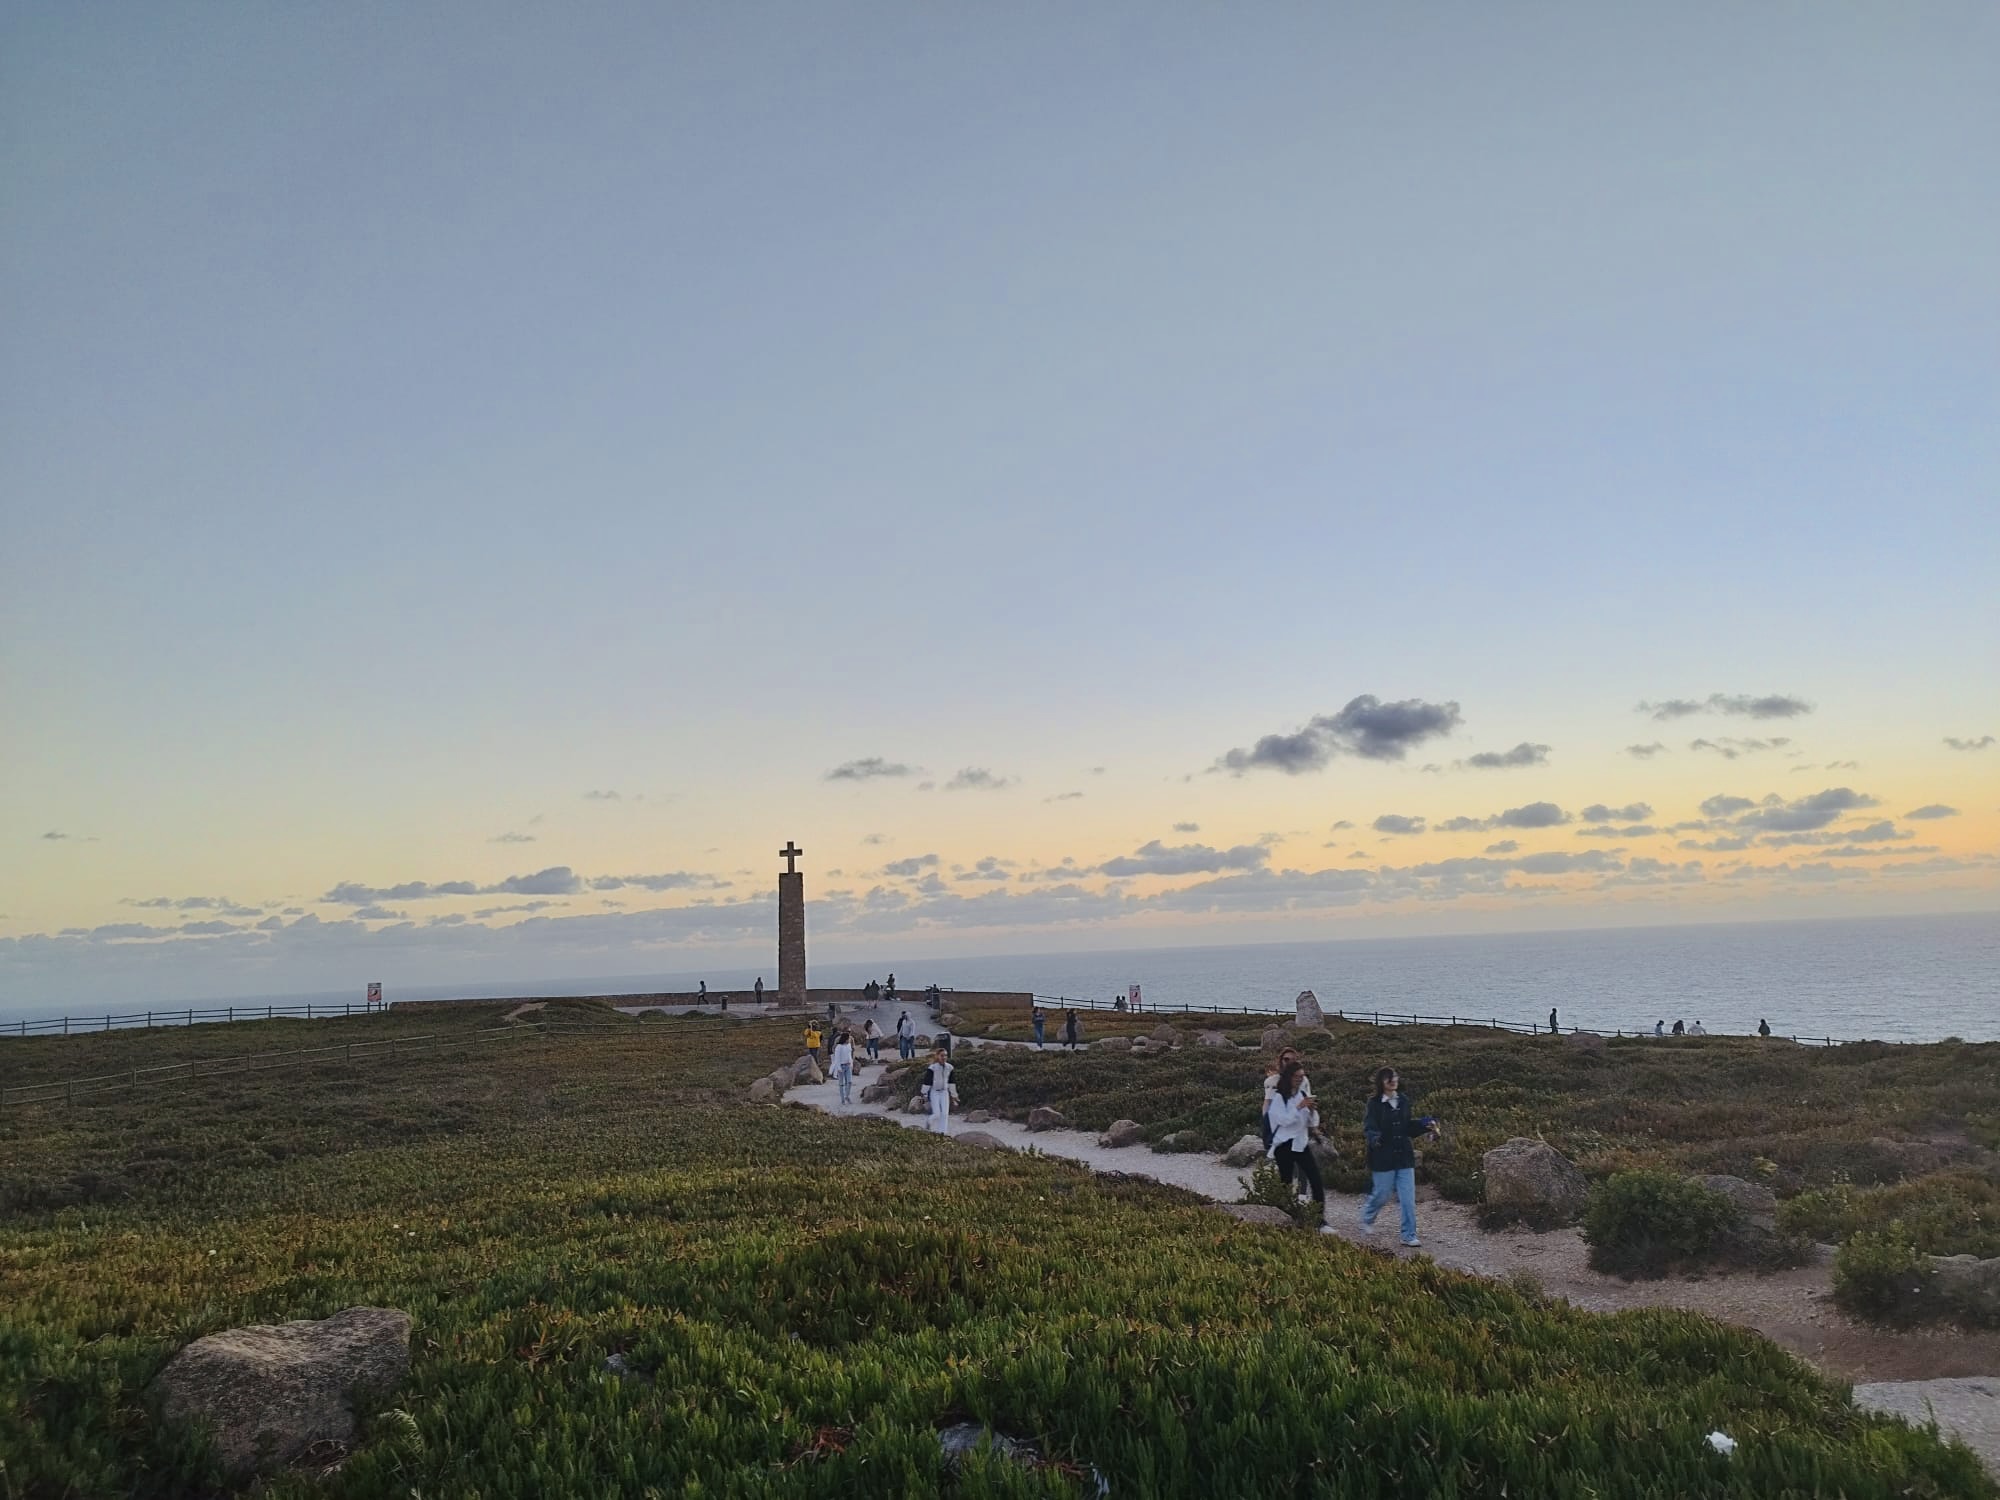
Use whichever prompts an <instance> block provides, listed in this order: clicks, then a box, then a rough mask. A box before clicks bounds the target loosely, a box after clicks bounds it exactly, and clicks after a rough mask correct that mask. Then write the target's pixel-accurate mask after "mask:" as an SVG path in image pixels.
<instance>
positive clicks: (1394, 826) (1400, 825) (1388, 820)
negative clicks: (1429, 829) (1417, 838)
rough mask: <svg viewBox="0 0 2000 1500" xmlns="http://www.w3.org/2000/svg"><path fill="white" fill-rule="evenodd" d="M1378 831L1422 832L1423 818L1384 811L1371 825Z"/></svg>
mask: <svg viewBox="0 0 2000 1500" xmlns="http://www.w3.org/2000/svg"><path fill="white" fill-rule="evenodd" d="M1371 826H1372V827H1373V828H1374V830H1375V831H1376V832H1377V833H1397V834H1402V833H1422V832H1423V831H1424V820H1423V819H1422V818H1413V817H1405V816H1404V815H1403V814H1402V813H1383V814H1382V816H1381V817H1379V818H1377V819H1376V820H1375V821H1374V823H1373V824H1372V825H1371Z"/></svg>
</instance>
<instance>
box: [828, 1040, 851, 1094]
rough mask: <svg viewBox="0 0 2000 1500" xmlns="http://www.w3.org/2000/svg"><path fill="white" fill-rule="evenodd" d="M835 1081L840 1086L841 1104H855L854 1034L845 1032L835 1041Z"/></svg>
mask: <svg viewBox="0 0 2000 1500" xmlns="http://www.w3.org/2000/svg"><path fill="white" fill-rule="evenodd" d="M833 1079H834V1082H835V1083H838V1084H839V1085H840V1102H841V1103H842V1104H852V1103H853V1102H854V1033H853V1032H851V1031H843V1032H841V1033H839V1034H838V1035H837V1036H835V1037H834V1039H833Z"/></svg>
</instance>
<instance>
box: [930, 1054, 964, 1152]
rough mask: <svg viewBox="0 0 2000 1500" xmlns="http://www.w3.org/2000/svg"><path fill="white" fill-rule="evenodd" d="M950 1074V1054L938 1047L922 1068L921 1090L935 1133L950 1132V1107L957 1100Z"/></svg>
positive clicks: (948, 1133) (954, 1085)
mask: <svg viewBox="0 0 2000 1500" xmlns="http://www.w3.org/2000/svg"><path fill="white" fill-rule="evenodd" d="M951 1074H952V1066H951V1055H950V1054H949V1053H948V1052H946V1051H945V1049H944V1048H942V1047H940V1048H938V1049H937V1051H935V1052H933V1053H932V1054H931V1065H930V1066H929V1067H928V1068H925V1069H924V1086H923V1090H922V1092H923V1096H924V1098H925V1100H926V1101H927V1102H928V1103H929V1104H930V1107H931V1131H932V1133H933V1134H936V1135H950V1134H951V1107H952V1105H954V1104H956V1103H957V1102H958V1086H957V1085H956V1084H954V1083H953V1082H952V1081H951Z"/></svg>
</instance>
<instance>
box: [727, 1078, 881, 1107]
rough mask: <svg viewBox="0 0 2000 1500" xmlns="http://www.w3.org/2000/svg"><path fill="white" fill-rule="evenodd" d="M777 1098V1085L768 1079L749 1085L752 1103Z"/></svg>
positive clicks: (864, 1094)
mask: <svg viewBox="0 0 2000 1500" xmlns="http://www.w3.org/2000/svg"><path fill="white" fill-rule="evenodd" d="M861 1097H862V1098H864V1099H866V1098H867V1097H868V1090H866V1089H863V1090H862V1091H861ZM778 1099H779V1094H778V1086H777V1085H776V1084H775V1083H773V1082H771V1080H770V1079H768V1078H760V1079H758V1080H757V1081H756V1082H755V1083H753V1084H751V1085H750V1102H751V1103H752V1104H776V1103H777V1102H778Z"/></svg>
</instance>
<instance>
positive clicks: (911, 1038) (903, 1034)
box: [896, 1011, 917, 1062]
mask: <svg viewBox="0 0 2000 1500" xmlns="http://www.w3.org/2000/svg"><path fill="white" fill-rule="evenodd" d="M896 1055H897V1056H898V1057H900V1058H902V1060H903V1061H904V1062H909V1061H910V1060H911V1059H912V1058H914V1057H915V1056H916V1055H917V1028H916V1023H915V1022H913V1021H912V1020H911V1019H910V1013H909V1012H908V1011H904V1012H903V1013H902V1014H901V1015H900V1016H898V1017H896Z"/></svg>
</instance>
